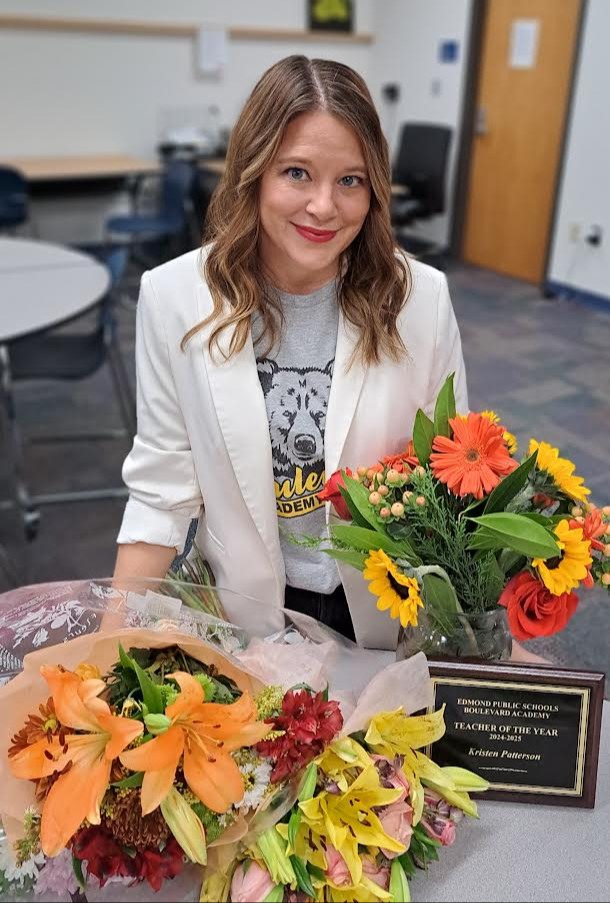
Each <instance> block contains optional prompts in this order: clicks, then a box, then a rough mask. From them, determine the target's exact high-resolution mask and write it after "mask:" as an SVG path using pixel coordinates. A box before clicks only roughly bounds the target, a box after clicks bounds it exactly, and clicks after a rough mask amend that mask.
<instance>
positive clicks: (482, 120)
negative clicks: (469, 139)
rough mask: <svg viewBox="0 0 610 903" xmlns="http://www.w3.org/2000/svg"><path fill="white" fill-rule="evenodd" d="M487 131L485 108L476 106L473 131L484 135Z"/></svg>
mask: <svg viewBox="0 0 610 903" xmlns="http://www.w3.org/2000/svg"><path fill="white" fill-rule="evenodd" d="M487 131H488V129H487V110H486V109H485V107H477V112H476V116H475V119H474V133H475V135H486V134H487Z"/></svg>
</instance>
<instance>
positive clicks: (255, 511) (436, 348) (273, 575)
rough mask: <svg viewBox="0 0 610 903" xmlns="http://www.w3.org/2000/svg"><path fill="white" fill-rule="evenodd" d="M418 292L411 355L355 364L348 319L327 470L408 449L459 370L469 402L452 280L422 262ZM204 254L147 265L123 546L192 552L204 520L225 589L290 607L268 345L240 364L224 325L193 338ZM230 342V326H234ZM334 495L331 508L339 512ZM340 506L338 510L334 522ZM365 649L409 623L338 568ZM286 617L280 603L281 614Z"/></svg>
mask: <svg viewBox="0 0 610 903" xmlns="http://www.w3.org/2000/svg"><path fill="white" fill-rule="evenodd" d="M409 266H410V269H411V273H412V277H413V285H412V289H411V294H410V297H409V300H408V302H407V304H406V305H405V306H404V308H403V310H402V313H401V314H400V317H399V322H398V326H399V331H400V334H401V336H402V338H403V340H404V342H405V345H406V347H407V350H408V358H405V359H403V360H402V361H400V362H399V363H396V362H393V361H389V360H388V361H386V362H384V363H383V364H381V365H380V366H377V367H374V366H371V367H365V366H362V365H361V364H360V363H359V362H358V361H356V362H355V363H354V364H352V367H351V368H350V369H349V370H348V371H346V364H347V362H348V360H349V358H350V356H351V354H352V350H353V348H354V343H355V340H356V334H355V330H354V329H353V328H352V327H351V325H350V324H349V323H348V322H347V321H346V320H345V319H344V318H343V316H340V319H339V331H338V336H337V349H336V357H335V365H334V369H333V378H332V385H331V392H330V398H329V403H328V411H327V417H326V431H325V467H326V475H327V477H328V476H330V474H332V473H333V472H334V471H335V470H337V469H338V468H340V467H351V468H352V469H355V468H356V467H358V466H360V465H370V464H372V463H374V462H375V461H377V460H378V459H379V458H380V457H382V456H383V455H387V454H391V453H394V452H398V451H400V450H402V449H403V448H404V447H405V445H406V443H407V441H408V440H409V439H410V438H411V431H412V427H413V421H414V418H415V413H416V411H417V409H418V408H419V407H423V408H424V410H425V411H426V412H427V413H428V414H429V415H430V414H431V413H432V411H433V409H434V401H435V398H436V395H437V393H438V391H439V389H440V388H441V386H442V385H443V382H444V381H445V378H446V377H447V375H448V374H449V373H451V372H452V371H455V373H456V381H455V386H456V401H457V407H458V410H459V411H467V410H468V402H467V394H466V378H465V372H464V362H463V358H462V349H461V342H460V335H459V331H458V326H457V323H456V320H455V315H454V313H453V308H452V306H451V301H450V298H449V292H448V289H447V281H446V279H445V276H444V275H443V274H442V273H440V272H438V271H437V270H434V269H432V268H431V267H429V266H426V265H424V264H422V263H419V262H418V261H415V260H409ZM201 273H202V260H201V252H200V251H191V252H190V253H188V254H185V255H183V256H182V257H179V258H177V259H176V260H172V261H170V262H169V263H166V264H163V265H162V266H160V267H157V268H156V269H154V270H152V271H150V272H148V273H145V274H144V275H143V277H142V285H141V292H140V299H139V303H138V313H137V334H136V367H137V380H138V391H137V413H138V432H137V435H136V437H135V439H134V443H133V448H132V450H131V452H130V454H129V455H128V457H127V459H126V461H125V464H124V467H123V478H124V480H125V483H126V484H127V486H128V488H129V492H130V495H129V500H128V502H127V506H126V509H125V514H124V517H123V523H122V526H121V530H120V533H119V536H118V540H117V541H118V542H119V543H132V542H148V543H153V544H157V545H162V546H170V547H171V546H175V548H176V549H177V550H178V551H182V549H183V547H184V543H185V539H186V535H187V531H188V527H189V524H190V521H191V518H194V517H199V518H200V520H199V528H198V531H197V536H196V540H195V542H196V545H197V546H198V548H199V549H200V551H201V554H202V555H203V557H204V558H205V559H206V560H207V561H208V562H209V564H210V565H211V567H212V570H213V572H214V575H215V577H216V582H217V585H218V586H219V587H224V588H226V589H231V590H234V591H237V592H240V593H243V594H245V595H248V596H251V597H255V598H257V599H261V600H262V601H265V602H267V603H271V604H272V605H274V606H279V607H281V606H283V604H284V589H285V583H286V577H285V570H284V561H283V558H282V553H281V549H280V542H279V533H278V519H277V513H276V500H275V491H274V481H273V466H272V457H271V441H270V437H269V426H268V421H267V412H266V408H265V399H264V396H263V391H262V389H261V386H260V383H259V378H258V372H257V368H256V360H255V355H254V348H253V345H252V342H251V341H248V342H247V343H246V345H245V347H244V348H243V350H242V351H241V352H240V353H239V354H238V355H236V356H235V357H233V358H232V359H231V360H230V361H229V362H220V361H219V360H218V359H217V358H218V355H217V354H216V355H215V357H211V356H210V354H209V351H208V336H209V332H210V328H206V329H204V330H202V331H201V332H200V333H198V334H197V335H196V337H195V338H193V339H192V340H191V341H190V342H189V343H188V345H187V346H186V349H185V351H182V350H181V349H180V342H181V340H182V338H183V336H184V335H185V333H186V332H188V330H189V329H190V328H191V327H192V326H193V325H195V324H196V323H199V322H200V321H201V320H203V319H205V318H206V317H207V316H208V315H209V313H210V312H211V310H212V299H211V295H210V292H209V289H208V287H207V285H206V283H205V281H204V279H203V277H202V275H201ZM221 341H222V345H223V347H225V348H228V343H229V336H227V334H226V332H225V333H223V334H222V338H221ZM329 508H330V505H327V509H329ZM329 517H331V513H330V511H329V510H327V519H328V518H329ZM338 567H339V573H340V576H341V580H342V582H343V585H344V588H345V591H346V595H347V599H348V604H349V607H350V612H351V615H352V619H353V621H354V628H355V632H356V637H357V640H358V642H359V643H360V644H361V645H367V646H374V647H377V648H388V649H389V648H395V646H396V638H397V631H398V628H397V624H396V622H391V621H390V619H389V618H388V616H387V615H386V614H385V613H381V612H378V611H377V610H376V608H375V598H374V597H373V596H372V595H371V594H370V593H369V592H368V589H367V585H366V583H365V581H364V580H363V578H362V575H361V574H360V573H359V572H358V571H356V570H354V569H352V568H349V567H347V566H343V565H338ZM278 614H279V612H278Z"/></svg>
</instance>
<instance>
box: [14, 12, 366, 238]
mask: <svg viewBox="0 0 610 903" xmlns="http://www.w3.org/2000/svg"><path fill="white" fill-rule="evenodd" d="M372 2H373V0H356V2H355V19H356V22H355V24H356V30H360V31H371V29H372ZM305 9H306V5H305V2H304V0H303V2H301V0H290V2H286V0H255V2H254V0H230V2H226V0H225V2H221V0H205V2H202V0H173V3H171V4H169V3H167V2H166V0H88V2H86V3H85V2H83V0H53V2H48V0H0V14H2V13H4V14H15V15H37V14H39V15H45V16H50V15H52V16H57V17H62V16H63V17H74V18H83V17H89V18H93V19H96V18H97V19H127V20H129V19H131V20H140V21H146V22H155V21H162V22H163V21H166V22H176V23H179V22H187V23H202V24H204V23H205V24H208V25H213V24H216V25H224V26H231V25H234V26H252V27H260V28H262V27H269V28H295V29H297V28H304V27H305ZM194 45H195V42H194V40H193V39H190V38H179V37H148V36H138V35H123V34H94V33H86V32H75V33H69V32H52V31H26V30H21V31H20V30H17V29H11V30H4V29H0V85H2V90H0V123H2V126H1V129H0V158H1V157H3V156H4V157H7V156H29V155H32V156H40V155H55V154H57V155H63V154H66V155H68V154H96V153H128V154H136V155H139V156H144V157H148V158H153V157H155V155H156V147H157V144H158V142H159V140H160V138H161V136H162V129H163V126H164V125H165V124H167V122H168V121H169V120H174V121H175V120H176V118H177V119H178V120H180V118H181V117H182V118H188V117H189V116H192V118H194V119H199V120H202V119H204V118H205V116H206V115H207V111H208V107H209V106H210V105H215V106H217V107H219V108H220V119H221V124H224V125H227V126H230V125H231V124H232V123H233V121H234V120H235V118H236V116H237V113H238V112H239V109H240V107H241V105H242V104H243V102H244V100H245V98H246V96H247V95H248V93H249V92H250V90H251V89H252V87H253V86H254V83H255V81H256V80H257V78H258V77H259V76H260V75H261V74H262V73H263V72H264V70H265V69H267V68H268V67H269V66H270V65H271V64H272V63H273V62H275V61H276V60H279V59H281V58H282V57H283V56H287V55H288V54H291V53H305V54H307V55H308V56H321V57H330V58H334V59H338V60H341V61H342V62H345V63H347V64H348V65H350V66H352V67H353V68H355V69H357V70H358V71H359V72H360V73H361V74H362V75H363V76H364V78H366V79H368V77H369V74H370V72H369V70H370V62H371V45H370V44H344V43H341V42H326V41H320V42H309V41H308V42H297V41H295V42H290V41H283V40H282V41H279V40H278V41H258V40H255V41H230V42H229V60H228V65H227V68H226V72H225V74H224V75H223V76H222V77H220V78H217V77H204V76H201V75H198V74H197V71H196V67H195V46H194ZM7 86H10V88H7ZM122 206H124V202H123V201H122V200H121V199H118V198H116V197H114V198H112V197H111V198H106V199H105V200H102V199H101V198H100V197H99V196H96V197H86V196H84V197H81V198H78V199H71V200H70V201H66V202H64V203H62V204H59V203H57V202H56V201H54V202H51V201H37V202H35V203H34V204H33V210H32V213H33V217H32V218H33V221H34V224H35V227H36V230H37V232H38V234H39V235H40V237H41V238H47V239H54V240H56V241H65V242H71V241H95V240H99V239H101V237H102V234H103V229H102V227H103V222H104V220H105V218H106V217H107V216H108V215H109V214H110V213H112V212H116V210H117V209H121V207H122Z"/></svg>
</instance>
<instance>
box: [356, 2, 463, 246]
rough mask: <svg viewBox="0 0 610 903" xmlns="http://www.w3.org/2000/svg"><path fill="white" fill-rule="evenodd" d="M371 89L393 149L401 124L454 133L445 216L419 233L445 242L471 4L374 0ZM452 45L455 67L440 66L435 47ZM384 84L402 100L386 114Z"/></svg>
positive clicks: (425, 224)
mask: <svg viewBox="0 0 610 903" xmlns="http://www.w3.org/2000/svg"><path fill="white" fill-rule="evenodd" d="M374 12H375V18H374V31H375V34H376V41H375V44H374V45H373V49H372V57H373V60H372V66H371V78H370V85H371V88H372V90H373V94H374V97H375V102H376V103H377V105H378V108H379V110H380V113H381V115H382V121H383V123H384V129H385V132H386V136H387V137H388V140H390V143H391V146H392V148H393V149H394V150H395V148H396V138H397V134H398V129H399V126H400V124H401V123H403V122H405V121H406V120H419V121H424V122H434V123H437V124H439V125H448V126H450V127H451V128H452V129H454V135H453V140H452V147H451V156H450V161H449V174H448V179H447V202H448V209H447V213H446V214H444V215H443V216H438V217H435V218H434V219H433V220H430V221H429V222H427V223H422V224H421V226H419V227H418V234H421V235H422V236H426V237H429V238H431V239H432V240H434V241H439V242H444V241H446V240H447V239H448V229H449V211H450V208H451V200H452V193H453V173H454V168H455V159H456V151H457V148H458V146H459V140H460V127H461V121H460V120H461V112H462V94H463V91H464V77H465V72H466V64H467V60H468V46H467V44H468V33H469V26H470V15H471V0H377V2H376V3H375V9H374ZM443 40H456V41H457V42H458V44H459V51H458V59H457V61H456V62H455V63H440V62H439V58H438V52H439V43H440V42H441V41H443ZM387 82H396V83H397V84H399V85H400V100H399V102H398V104H396V105H395V109H390V108H388V106H387V104H384V101H383V100H382V96H381V86H382V85H383V84H386V83H387Z"/></svg>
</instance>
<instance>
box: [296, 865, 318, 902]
mask: <svg viewBox="0 0 610 903" xmlns="http://www.w3.org/2000/svg"><path fill="white" fill-rule="evenodd" d="M290 861H291V863H292V867H293V869H294V873H295V875H296V876H297V884H298V886H299V887H300V888H301V890H302V891H303V893H304V894H307V896H308V897H311V898H312V899H314V898H315V896H316V892H315V889H314V886H313V884H312V883H311V878H310V877H309V872H308V871H307V866H306V865H305V863H304V861H303V860H302V859H301V858H300V857H299V856H291V857H290Z"/></svg>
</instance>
